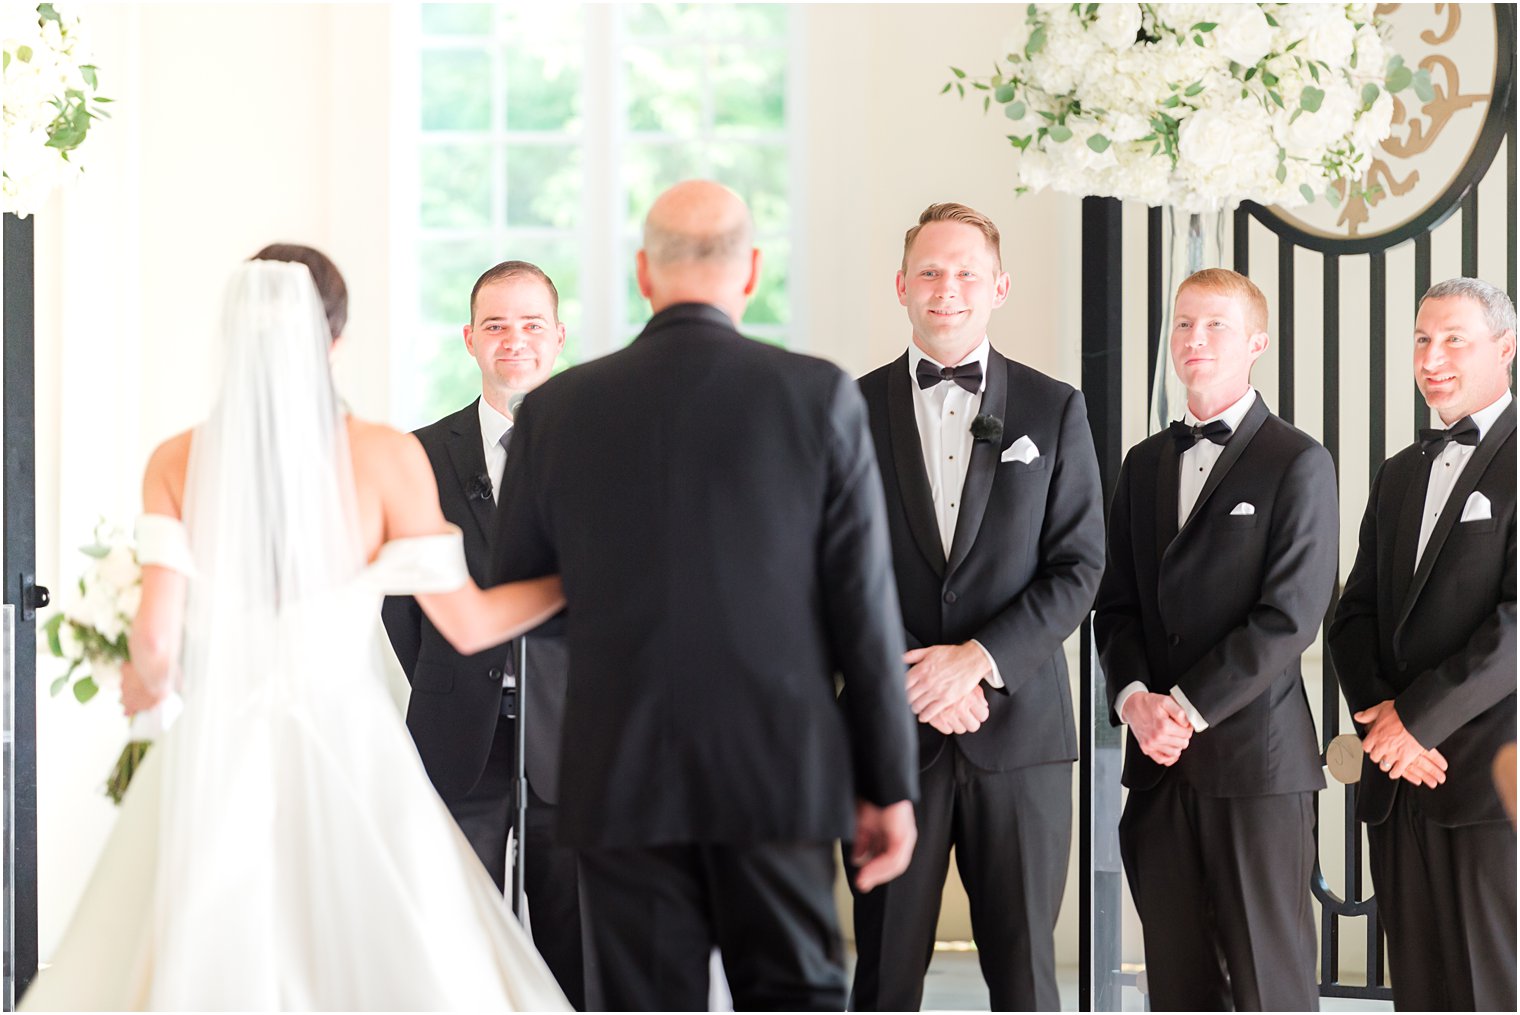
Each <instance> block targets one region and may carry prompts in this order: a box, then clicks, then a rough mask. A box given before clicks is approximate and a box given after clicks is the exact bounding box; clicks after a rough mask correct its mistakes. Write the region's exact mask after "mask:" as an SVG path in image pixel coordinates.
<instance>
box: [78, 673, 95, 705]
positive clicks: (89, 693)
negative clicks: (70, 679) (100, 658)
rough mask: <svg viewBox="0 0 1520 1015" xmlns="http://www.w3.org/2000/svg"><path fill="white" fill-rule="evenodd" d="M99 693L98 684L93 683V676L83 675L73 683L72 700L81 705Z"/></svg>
mask: <svg viewBox="0 0 1520 1015" xmlns="http://www.w3.org/2000/svg"><path fill="white" fill-rule="evenodd" d="M98 693H100V685H99V684H97V683H95V678H94V677H84V678H81V679H80V681H79V682H78V683H77V684H75V685H74V700H75V701H77V702H79V703H80V704H81V705H83V704H84V703H85V702H87V701H89V700H90V699H91V698H93V697H95V695H96V694H98Z"/></svg>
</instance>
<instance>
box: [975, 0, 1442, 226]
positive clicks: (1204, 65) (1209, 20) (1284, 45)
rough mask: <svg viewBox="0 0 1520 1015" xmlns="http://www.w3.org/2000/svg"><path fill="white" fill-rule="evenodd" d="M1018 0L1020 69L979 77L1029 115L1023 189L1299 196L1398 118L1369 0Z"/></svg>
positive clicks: (1153, 197) (1012, 58) (1012, 59)
mask: <svg viewBox="0 0 1520 1015" xmlns="http://www.w3.org/2000/svg"><path fill="white" fill-rule="evenodd" d="M1018 10H1019V11H1020V12H1021V13H1022V15H1023V16H1022V18H1021V19H1020V21H1019V23H1018V24H1017V25H1016V26H1015V30H1014V32H1013V33H1012V34H1011V35H1010V36H1009V37H1008V38H1007V39H1005V40H1004V42H1005V47H1006V48H1005V51H1006V52H1007V53H1008V56H1007V61H1008V64H1009V66H1008V67H1007V69H1006V71H1000V72H999V73H998V74H997V75H996V76H994V77H993V78H992V79H991V80H990V81H987V82H974V83H975V84H977V85H978V86H979V87H983V88H986V89H987V90H988V91H989V92H991V93H992V95H993V96H995V97H996V101H998V102H999V103H1002V104H1003V105H1004V106H1005V107H1006V109H1007V112H1009V113H1011V114H1015V115H1013V116H1010V117H1009V119H1008V122H1007V123H1006V124H1005V125H1003V126H1004V127H1005V129H1008V130H1010V131H1012V135H1011V136H1012V137H1013V138H1015V142H1014V143H1015V146H1016V147H1018V148H1019V149H1020V154H1019V156H1018V163H1017V172H1018V183H1019V185H1020V187H1021V188H1023V189H1029V190H1039V189H1044V188H1050V189H1054V190H1059V191H1062V192H1066V193H1072V194H1079V195H1084V196H1086V195H1103V196H1112V197H1118V198H1122V199H1125V200H1137V201H1143V202H1145V203H1147V204H1168V205H1173V206H1175V207H1178V208H1180V209H1182V210H1184V211H1203V210H1219V209H1224V208H1229V207H1232V206H1234V205H1235V204H1237V203H1238V202H1240V201H1242V200H1247V199H1249V200H1255V201H1259V202H1261V203H1264V204H1279V205H1285V206H1295V205H1301V204H1304V203H1306V202H1307V201H1308V200H1311V199H1312V198H1313V197H1315V196H1317V195H1320V194H1324V193H1327V192H1328V191H1329V189H1330V187H1331V185H1332V184H1334V183H1336V182H1337V181H1340V180H1348V179H1353V178H1356V177H1357V176H1359V175H1360V174H1361V173H1362V172H1364V171H1365V169H1366V166H1367V164H1368V161H1369V158H1370V153H1371V151H1372V149H1373V147H1374V146H1375V145H1376V144H1377V143H1378V142H1380V141H1382V140H1383V139H1384V138H1386V137H1387V136H1388V133H1389V131H1390V129H1391V120H1392V111H1393V99H1392V96H1391V95H1390V94H1389V92H1388V90H1387V88H1388V82H1385V74H1387V73H1388V72H1389V68H1390V60H1391V58H1392V55H1393V54H1392V53H1391V51H1390V50H1389V48H1388V47H1387V45H1386V43H1385V41H1384V39H1383V37H1382V35H1381V34H1380V33H1379V30H1378V24H1377V22H1376V19H1375V17H1374V12H1373V8H1372V6H1371V5H1368V4H1342V5H1334V6H1332V5H1322V4H1321V5H1313V4H1148V5H1138V4H1076V5H1073V4H1032V5H1028V6H1027V7H1020V8H1018ZM958 73H959V72H958ZM1403 77H1404V79H1405V80H1406V82H1409V83H1414V84H1416V86H1417V87H1423V88H1428V86H1429V82H1428V76H1424V77H1422V76H1421V75H1419V74H1414V73H1412V72H1408V71H1406V72H1403ZM1369 86H1373V87H1369ZM1395 87H1398V85H1397V84H1396V85H1395Z"/></svg>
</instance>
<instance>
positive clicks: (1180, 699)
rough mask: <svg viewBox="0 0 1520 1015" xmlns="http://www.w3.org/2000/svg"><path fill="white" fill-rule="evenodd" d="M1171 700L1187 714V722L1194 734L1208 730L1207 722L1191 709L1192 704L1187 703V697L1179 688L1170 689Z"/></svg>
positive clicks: (1195, 710) (1199, 713)
mask: <svg viewBox="0 0 1520 1015" xmlns="http://www.w3.org/2000/svg"><path fill="white" fill-rule="evenodd" d="M1172 700H1173V701H1175V702H1176V703H1177V704H1179V705H1181V706H1182V710H1183V711H1184V712H1186V713H1187V717H1188V722H1189V723H1191V724H1192V727H1193V732H1194V733H1202V732H1203V731H1204V730H1206V729H1208V728H1209V723H1208V720H1207V719H1205V718H1204V717H1203V714H1202V713H1201V712H1199V711H1198V710H1197V709H1196V708H1194V707H1193V703H1192V702H1191V701H1188V699H1187V695H1185V694H1183V693H1182V688H1181V687H1173V688H1172Z"/></svg>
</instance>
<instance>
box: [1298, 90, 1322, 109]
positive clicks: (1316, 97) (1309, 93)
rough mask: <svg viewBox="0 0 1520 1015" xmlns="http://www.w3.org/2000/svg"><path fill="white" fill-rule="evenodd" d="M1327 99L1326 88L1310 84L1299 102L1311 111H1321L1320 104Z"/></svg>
mask: <svg viewBox="0 0 1520 1015" xmlns="http://www.w3.org/2000/svg"><path fill="white" fill-rule="evenodd" d="M1324 101H1325V90H1324V89H1323V88H1315V87H1314V86H1313V85H1309V86H1307V87H1306V88H1305V89H1304V93H1303V95H1301V96H1300V97H1299V100H1298V104H1299V105H1300V106H1302V107H1303V108H1304V109H1306V110H1308V111H1309V112H1311V113H1317V112H1319V107H1320V105H1321V104H1322V103H1323V102H1324Z"/></svg>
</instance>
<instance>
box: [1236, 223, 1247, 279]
mask: <svg viewBox="0 0 1520 1015" xmlns="http://www.w3.org/2000/svg"><path fill="white" fill-rule="evenodd" d="M1234 240H1235V258H1234V260H1235V270H1236V271H1238V272H1240V273H1241V274H1242V275H1244V276H1246V277H1247V278H1250V277H1251V213H1250V212H1248V211H1246V210H1245V209H1244V208H1236V209H1235V231H1234Z"/></svg>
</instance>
